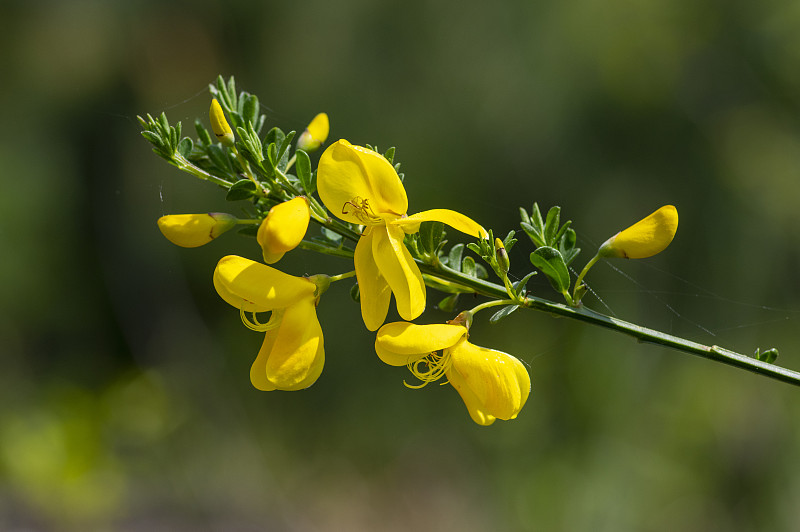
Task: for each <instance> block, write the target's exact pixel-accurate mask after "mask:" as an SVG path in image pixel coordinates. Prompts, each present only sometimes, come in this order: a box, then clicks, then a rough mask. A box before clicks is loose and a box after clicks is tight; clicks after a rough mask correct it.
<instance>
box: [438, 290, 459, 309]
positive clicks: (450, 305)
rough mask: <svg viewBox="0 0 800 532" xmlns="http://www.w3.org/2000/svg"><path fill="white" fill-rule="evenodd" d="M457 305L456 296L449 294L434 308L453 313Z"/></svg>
mask: <svg viewBox="0 0 800 532" xmlns="http://www.w3.org/2000/svg"><path fill="white" fill-rule="evenodd" d="M456 304H458V294H451V295H449V296H447V297H446V298H444V299H442V300H441V301H439V303H438V304H437V305H436V307H437V308H438V309H439V310H442V311H444V312H453V310H455V308H456Z"/></svg>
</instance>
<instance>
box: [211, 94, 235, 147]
mask: <svg viewBox="0 0 800 532" xmlns="http://www.w3.org/2000/svg"><path fill="white" fill-rule="evenodd" d="M208 116H209V118H210V119H211V129H212V130H213V131H214V134H215V135H216V136H217V140H219V141H220V142H221V143H222V144H224V145H225V146H233V131H231V126H229V125H228V121H227V120H225V113H223V112H222V107H221V106H220V105H219V102H218V101H217V99H216V98H214V99H213V100H211V109H210V110H209V111H208Z"/></svg>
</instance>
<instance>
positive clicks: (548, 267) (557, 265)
mask: <svg viewBox="0 0 800 532" xmlns="http://www.w3.org/2000/svg"><path fill="white" fill-rule="evenodd" d="M531 263H532V264H533V265H534V266H536V267H537V268H539V269H540V270H541V271H542V273H544V274H545V275H546V276H547V278H548V279H549V280H550V284H552V285H553V288H554V289H555V290H556V291H557V292H558V293H560V294H563V293H564V292H566V291H567V290H568V289H569V284H570V279H569V270H567V264H566V263H565V262H564V258H563V257H562V256H561V253H559V251H558V250H557V249H555V248H551V247H549V246H543V247H540V248H538V249H537V250H536V251H534V252H533V253H531Z"/></svg>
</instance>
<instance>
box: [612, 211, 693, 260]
mask: <svg viewBox="0 0 800 532" xmlns="http://www.w3.org/2000/svg"><path fill="white" fill-rule="evenodd" d="M677 230H678V210H677V209H676V208H675V207H674V206H672V205H665V206H663V207H661V208H660V209H658V210H657V211H656V212H654V213H653V214H651V215H650V216H648V217H647V218H644V219H642V220H640V221H638V222H636V223H635V224H633V225H632V226H630V227H628V228H627V229H625V230H624V231H620V232H619V233H617V234H616V235H614V236H612V237H611V238H609V239H608V240H606V241H605V243H603V245H602V246H600V250H599V251H598V252H597V254H598V255H599V256H601V257H625V258H626V259H644V258H647V257H652V256H653V255H655V254H657V253H661V252H662V251H663V250H664V249H665V248H666V247H667V246H668V245H669V243H670V242H672V239H673V237H674V236H675V232H676V231H677Z"/></svg>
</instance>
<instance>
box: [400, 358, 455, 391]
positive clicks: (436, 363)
mask: <svg viewBox="0 0 800 532" xmlns="http://www.w3.org/2000/svg"><path fill="white" fill-rule="evenodd" d="M423 364H424V366H425V370H424V371H423V370H422V369H421V366H422V365H423ZM450 364H451V359H450V351H448V350H444V352H443V353H442V354H441V355H440V354H439V353H437V352H436V351H434V352H432V353H431V354H429V355H428V356H426V357H424V358H421V359H419V360H416V361H414V362H410V363H409V364H407V365H406V367H408V370H409V371H410V372H411V374H412V375H414V376H415V377H416V378H418V379H419V380H420V381H422V384H416V385H413V384H408V383H407V382H406V381H403V384H405V385H406V387H407V388H413V389H415V390H418V389H420V388H424V387H425V386H427V385H428V384H430V383H432V382H435V381H438V380H439V379H441V378H442V377H443V376H444V374H445V373H446V372H447V370H448V369H450ZM447 382H448V381H445V382H443V383H442V384H443V385H444V384H447Z"/></svg>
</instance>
